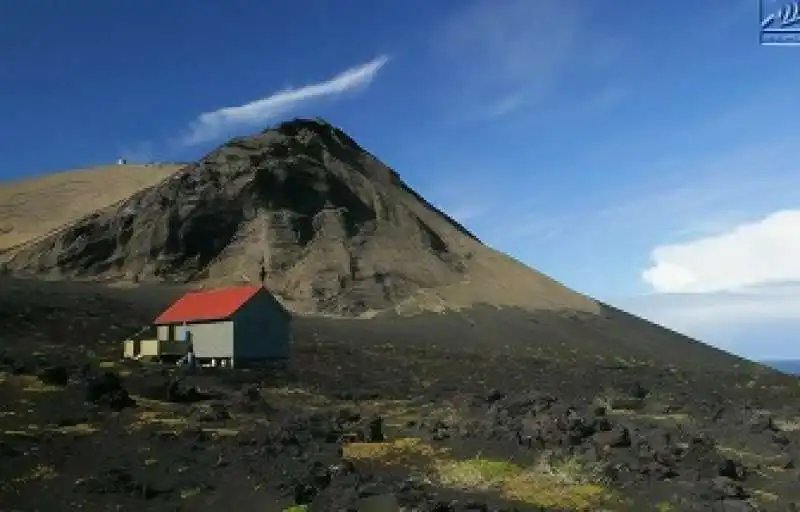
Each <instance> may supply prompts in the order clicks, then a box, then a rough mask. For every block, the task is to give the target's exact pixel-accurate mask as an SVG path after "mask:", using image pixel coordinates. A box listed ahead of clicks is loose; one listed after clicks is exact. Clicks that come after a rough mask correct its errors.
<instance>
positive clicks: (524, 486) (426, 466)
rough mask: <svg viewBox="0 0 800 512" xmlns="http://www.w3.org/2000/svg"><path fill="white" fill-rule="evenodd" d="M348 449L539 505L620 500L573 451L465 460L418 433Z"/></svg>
mask: <svg viewBox="0 0 800 512" xmlns="http://www.w3.org/2000/svg"><path fill="white" fill-rule="evenodd" d="M343 455H344V458H345V459H348V460H351V461H353V462H354V463H356V464H359V465H362V466H366V467H370V466H373V467H375V466H388V467H402V468H405V469H407V470H410V471H412V472H422V473H424V474H425V475H426V476H427V477H428V478H429V479H430V480H432V481H434V482H436V483H438V484H440V485H442V486H444V487H448V488H452V489H464V490H472V491H474V490H481V491H494V492H497V493H499V494H500V495H501V496H503V497H504V498H506V499H509V500H513V501H517V502H520V503H525V504H527V505H533V506H538V507H549V508H559V509H565V510H573V511H584V510H597V507H598V506H600V505H603V504H605V503H611V502H614V501H616V497H615V496H614V494H613V493H612V491H611V490H609V489H608V488H607V487H606V486H605V485H604V482H603V481H602V479H601V478H600V476H599V473H598V472H597V471H595V470H594V469H592V468H590V467H588V466H586V465H585V464H583V463H582V462H581V461H580V460H579V459H578V458H574V457H571V458H565V459H558V458H555V457H553V456H551V455H548V454H545V455H544V456H542V457H541V458H540V459H539V460H538V461H537V462H536V463H535V464H532V465H528V466H524V465H519V464H516V463H514V462H511V461H505V460H496V459H490V458H486V457H483V456H480V455H478V456H476V457H473V458H471V459H467V460H460V459H457V458H455V457H453V455H452V453H451V451H450V450H448V449H446V448H436V447H433V446H431V445H429V444H427V443H425V442H424V441H423V440H422V439H419V438H401V439H396V440H393V441H390V442H385V443H351V444H347V445H345V446H344V447H343Z"/></svg>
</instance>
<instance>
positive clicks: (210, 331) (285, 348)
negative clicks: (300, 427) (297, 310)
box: [153, 285, 291, 367]
mask: <svg viewBox="0 0 800 512" xmlns="http://www.w3.org/2000/svg"><path fill="white" fill-rule="evenodd" d="M153 324H154V325H155V327H156V337H157V339H158V342H159V343H160V344H164V345H171V344H173V343H174V342H176V341H177V342H180V343H181V344H182V345H184V346H186V345H188V343H191V344H192V348H193V350H194V354H195V357H196V358H197V361H198V363H200V364H202V365H211V366H227V367H234V366H237V365H240V364H243V363H245V364H246V363H248V362H256V361H265V360H282V359H288V358H289V356H290V351H291V313H289V311H287V310H286V308H284V307H283V305H282V304H281V303H280V302H278V300H277V299H276V298H275V297H274V296H273V295H272V294H271V293H270V292H269V291H268V290H267V289H266V288H264V287H263V286H252V285H245V286H231V287H227V288H218V289H210V290H200V291H193V292H189V293H187V294H186V295H184V296H183V297H181V298H180V299H178V300H177V301H175V302H174V303H173V304H172V305H171V306H169V307H168V308H167V309H166V310H165V311H164V312H163V313H161V314H160V315H159V316H158V317H157V318H156V319H155V320H154V321H153Z"/></svg>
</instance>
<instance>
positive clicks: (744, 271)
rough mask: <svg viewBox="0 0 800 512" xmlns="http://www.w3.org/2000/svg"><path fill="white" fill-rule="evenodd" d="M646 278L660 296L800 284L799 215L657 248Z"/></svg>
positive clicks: (785, 214)
mask: <svg viewBox="0 0 800 512" xmlns="http://www.w3.org/2000/svg"><path fill="white" fill-rule="evenodd" d="M652 259H653V265H652V266H651V267H650V268H648V269H646V270H645V271H644V272H643V273H642V278H643V279H644V281H645V282H647V283H648V284H650V285H651V286H652V287H653V288H654V289H655V290H656V291H658V292H667V293H708V292H717V291H726V290H738V289H742V288H745V287H748V286H754V285H760V284H765V283H775V282H783V281H800V210H784V211H780V212H776V213H773V214H771V215H769V216H767V217H764V218H762V219H761V220H758V221H756V222H751V223H747V224H742V225H739V226H737V227H735V228H734V229H732V230H730V231H728V232H726V233H723V234H720V235H716V236H711V237H707V238H701V239H698V240H694V241H690V242H686V243H682V244H673V245H665V246H660V247H656V248H655V249H654V250H653V252H652Z"/></svg>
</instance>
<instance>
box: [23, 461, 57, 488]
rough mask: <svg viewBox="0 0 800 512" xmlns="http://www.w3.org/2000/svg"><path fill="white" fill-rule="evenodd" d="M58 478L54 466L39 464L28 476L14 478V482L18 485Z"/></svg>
mask: <svg viewBox="0 0 800 512" xmlns="http://www.w3.org/2000/svg"><path fill="white" fill-rule="evenodd" d="M57 476H58V473H57V472H56V470H55V468H54V467H53V466H49V465H47V464H39V465H37V466H36V467H34V468H33V469H32V470H30V471H29V472H28V473H27V474H25V475H23V476H20V477H17V478H14V479H13V480H12V482H13V483H16V484H25V483H29V482H36V481H41V480H52V479H53V478H55V477H57Z"/></svg>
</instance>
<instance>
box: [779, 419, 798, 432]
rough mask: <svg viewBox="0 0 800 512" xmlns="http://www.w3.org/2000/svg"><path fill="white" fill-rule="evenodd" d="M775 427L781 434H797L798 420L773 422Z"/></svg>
mask: <svg viewBox="0 0 800 512" xmlns="http://www.w3.org/2000/svg"><path fill="white" fill-rule="evenodd" d="M773 423H775V427H777V428H778V429H780V430H782V431H783V432H797V431H800V418H792V419H786V420H775V421H774V422H773Z"/></svg>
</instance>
